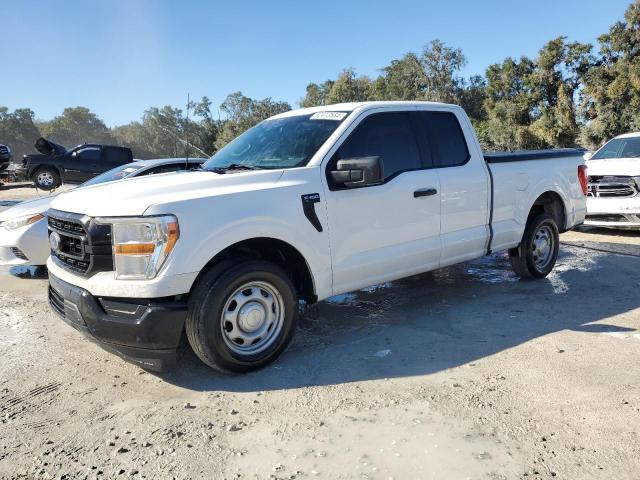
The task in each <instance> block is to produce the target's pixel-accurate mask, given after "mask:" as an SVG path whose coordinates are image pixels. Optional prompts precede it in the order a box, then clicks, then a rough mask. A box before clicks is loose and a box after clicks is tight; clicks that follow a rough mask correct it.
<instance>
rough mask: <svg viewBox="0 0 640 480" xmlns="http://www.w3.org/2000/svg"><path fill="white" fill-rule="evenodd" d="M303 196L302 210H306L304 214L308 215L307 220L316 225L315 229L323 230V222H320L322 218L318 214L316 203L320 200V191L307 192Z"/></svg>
mask: <svg viewBox="0 0 640 480" xmlns="http://www.w3.org/2000/svg"><path fill="white" fill-rule="evenodd" d="M301 198H302V211H303V212H304V216H305V217H307V220H309V222H311V225H313V226H314V227H315V229H316V230H317V231H319V232H321V231H322V224H321V223H320V219H319V218H318V215H317V214H316V207H315V204H316V203H318V202H319V201H320V194H319V193H306V194H304V195H302V196H301Z"/></svg>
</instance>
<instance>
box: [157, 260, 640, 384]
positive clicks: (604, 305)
mask: <svg viewBox="0 0 640 480" xmlns="http://www.w3.org/2000/svg"><path fill="white" fill-rule="evenodd" d="M639 269H640V258H633V257H628V256H621V255H610V254H605V253H602V252H597V251H591V250H586V249H581V248H576V247H563V252H561V255H560V258H559V260H558V265H557V267H556V269H555V271H554V272H553V273H552V274H551V275H550V276H549V277H548V278H546V279H544V280H539V281H529V282H526V281H520V280H518V279H517V278H516V277H515V276H514V275H513V273H511V269H510V265H509V261H508V258H507V257H506V256H505V255H504V254H503V255H493V256H490V257H485V258H483V259H480V260H477V261H474V262H471V263H466V264H462V265H457V266H455V267H451V268H446V269H442V270H438V271H435V272H431V273H428V274H424V275H418V276H415V277H411V278H408V279H404V280H400V281H396V282H392V283H390V284H384V285H379V286H376V287H372V288H369V289H365V290H361V291H358V292H354V293H350V294H345V295H341V296H338V297H333V298H331V299H329V300H327V301H324V302H321V303H319V304H318V305H316V306H314V307H312V308H311V309H310V310H308V311H307V312H306V313H305V315H303V317H302V318H301V322H300V324H299V329H298V331H297V334H296V337H295V338H294V340H293V342H292V344H291V345H290V347H289V348H288V350H287V351H286V352H285V353H284V354H283V355H282V356H281V357H280V358H279V359H278V360H277V361H276V362H275V363H274V364H272V365H271V366H269V367H266V368H264V369H262V370H260V371H257V372H252V373H249V374H245V375H233V376H225V375H221V374H217V373H215V372H213V371H212V370H210V369H209V368H208V367H206V366H204V365H203V364H202V363H201V362H200V361H199V360H198V359H197V358H196V357H195V355H194V354H193V353H192V352H191V351H190V350H187V351H185V353H184V354H183V356H182V358H181V359H180V360H179V363H178V367H177V368H176V369H175V370H173V371H170V372H167V373H165V374H162V378H163V379H164V380H165V381H167V382H169V383H172V384H175V385H179V386H181V387H184V388H188V389H192V390H196V391H210V390H211V391H213V390H216V391H220V390H223V391H262V390H273V389H289V388H300V387H308V386H321V385H331V384H340V383H346V382H356V381H363V380H371V379H381V378H393V377H407V376H415V375H426V374H430V373H434V372H438V371H441V370H444V369H448V368H452V367H456V366H459V365H463V364H466V363H469V362H474V361H477V360H479V359H482V358H483V357H486V356H489V355H493V354H495V353H497V352H500V351H502V350H505V349H508V348H511V347H514V346H517V345H519V344H521V343H524V342H527V341H529V340H532V339H535V338H538V337H541V336H544V335H547V334H550V333H553V332H557V331H562V330H571V331H574V332H581V333H584V334H602V333H614V332H615V333H621V332H630V331H634V330H633V329H630V328H625V327H619V326H615V325H610V324H606V323H600V322H601V321H602V320H604V319H608V318H609V317H612V316H615V315H617V314H621V313H624V312H629V311H631V310H633V309H635V308H638V307H639V306H640V295H638V293H637V289H638V282H637V278H638V276H637V272H638V270H639Z"/></svg>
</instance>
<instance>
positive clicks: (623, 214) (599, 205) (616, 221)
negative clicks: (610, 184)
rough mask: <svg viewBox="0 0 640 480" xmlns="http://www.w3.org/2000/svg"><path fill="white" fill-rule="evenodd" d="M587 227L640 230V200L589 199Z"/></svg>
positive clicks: (635, 198) (585, 222) (634, 198)
mask: <svg viewBox="0 0 640 480" xmlns="http://www.w3.org/2000/svg"><path fill="white" fill-rule="evenodd" d="M584 224H585V225H590V226H594V227H607V228H620V229H640V198H638V197H629V198H594V197H589V198H587V216H586V218H585V221H584Z"/></svg>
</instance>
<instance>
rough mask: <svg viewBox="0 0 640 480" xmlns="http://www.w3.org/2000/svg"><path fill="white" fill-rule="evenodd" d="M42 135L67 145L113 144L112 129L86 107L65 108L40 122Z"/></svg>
mask: <svg viewBox="0 0 640 480" xmlns="http://www.w3.org/2000/svg"><path fill="white" fill-rule="evenodd" d="M40 131H41V132H42V135H43V136H44V137H46V138H48V139H50V140H53V141H54V142H57V143H60V144H62V145H64V146H66V147H72V146H75V145H80V144H83V143H102V144H113V143H115V139H114V138H113V135H111V131H110V130H109V128H107V126H106V125H105V124H104V122H103V121H102V120H101V119H100V118H98V116H97V115H96V114H95V113H93V112H91V111H90V110H89V109H88V108H86V107H73V108H65V109H64V111H63V112H62V115H59V116H57V117H55V118H53V119H52V120H51V121H49V122H42V123H41V124H40Z"/></svg>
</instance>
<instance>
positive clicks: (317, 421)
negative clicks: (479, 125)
mask: <svg viewBox="0 0 640 480" xmlns="http://www.w3.org/2000/svg"><path fill="white" fill-rule="evenodd" d="M12 193H13V192H12V191H11V190H9V191H2V192H0V199H9V200H10V199H14V198H16V196H15V195H12ZM562 240H563V245H562V248H561V255H560V258H559V260H558V265H557V267H556V269H555V271H554V272H553V273H552V274H551V275H550V276H549V277H548V278H547V279H545V280H540V281H535V282H522V281H519V280H517V279H516V278H515V277H514V275H513V274H512V273H511V270H510V268H509V262H508V259H507V258H506V257H505V256H504V255H493V256H490V257H486V258H483V259H480V260H478V261H474V262H471V263H466V264H463V265H458V266H455V267H452V268H447V269H443V270H439V271H436V272H432V273H429V274H425V275H421V276H417V277H412V278H409V279H406V280H402V281H398V282H393V283H390V284H385V285H380V286H377V287H372V288H369V289H365V290H362V291H359V292H355V293H351V294H347V295H341V296H338V297H334V298H332V299H330V300H329V301H325V302H322V303H320V304H318V305H316V306H314V307H312V308H310V309H308V310H307V311H306V312H305V314H304V316H303V318H302V319H301V323H300V325H299V329H298V332H297V335H296V338H295V339H294V341H293V342H292V345H291V346H290V347H289V349H288V350H287V351H286V352H285V353H284V355H282V357H281V358H280V359H279V360H278V361H277V362H276V363H275V364H273V365H272V366H270V367H268V368H266V369H264V370H262V371H259V372H255V373H251V374H248V375H241V376H223V375H219V374H216V373H214V372H212V371H210V370H208V369H207V368H206V367H205V366H203V365H202V364H201V363H200V362H199V361H198V360H197V358H195V357H194V355H193V354H192V353H191V352H190V351H188V350H185V351H184V352H183V353H182V357H181V359H180V361H179V364H178V368H177V369H176V370H174V371H172V372H169V373H166V374H162V375H157V374H152V373H148V372H145V371H143V370H141V369H140V368H138V367H135V366H133V365H130V364H127V363H125V362H124V361H122V360H120V359H119V358H117V357H115V356H113V355H111V354H109V353H107V352H105V351H103V350H102V349H100V348H99V347H98V346H96V345H94V344H92V343H90V342H88V341H87V340H85V339H84V338H83V337H82V336H81V335H80V334H79V333H77V332H76V331H75V330H73V329H72V328H70V327H68V326H66V325H65V324H63V323H62V322H61V321H60V320H59V319H58V318H57V317H55V316H54V314H52V313H51V312H50V311H49V309H48V306H47V302H46V280H45V279H43V278H42V277H41V276H39V275H36V276H35V278H30V272H29V271H28V270H26V269H22V270H21V269H13V270H12V271H7V270H6V269H5V270H3V271H2V272H0V359H1V360H0V362H1V363H0V422H1V423H0V478H12V479H13V478H24V479H32V478H38V479H39V478H55V479H76V478H78V479H83V478H91V479H94V478H97V479H108V478H129V477H132V478H163V479H164V478H179V479H183V478H194V479H196V478H215V479H218V478H225V479H233V478H242V479H245V478H246V479H254V478H255V479H263V478H278V479H293V478H296V479H298V478H300V479H302V478H330V479H342V478H344V479H347V478H349V479H350V478H361V479H391V478H393V479H414V478H415V479H494V480H496V479H514V478H521V479H527V480H528V479H533V478H544V479H547V478H560V479H590V478H602V479H627V478H629V479H632V478H639V476H640V473H639V472H640V367H639V365H640V333H639V332H638V327H639V325H640V295H639V294H638V292H639V290H640V273H639V272H640V234H635V233H624V232H608V231H604V230H586V231H580V232H569V233H567V234H564V235H563V237H562ZM20 276H21V277H25V278H20Z"/></svg>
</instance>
